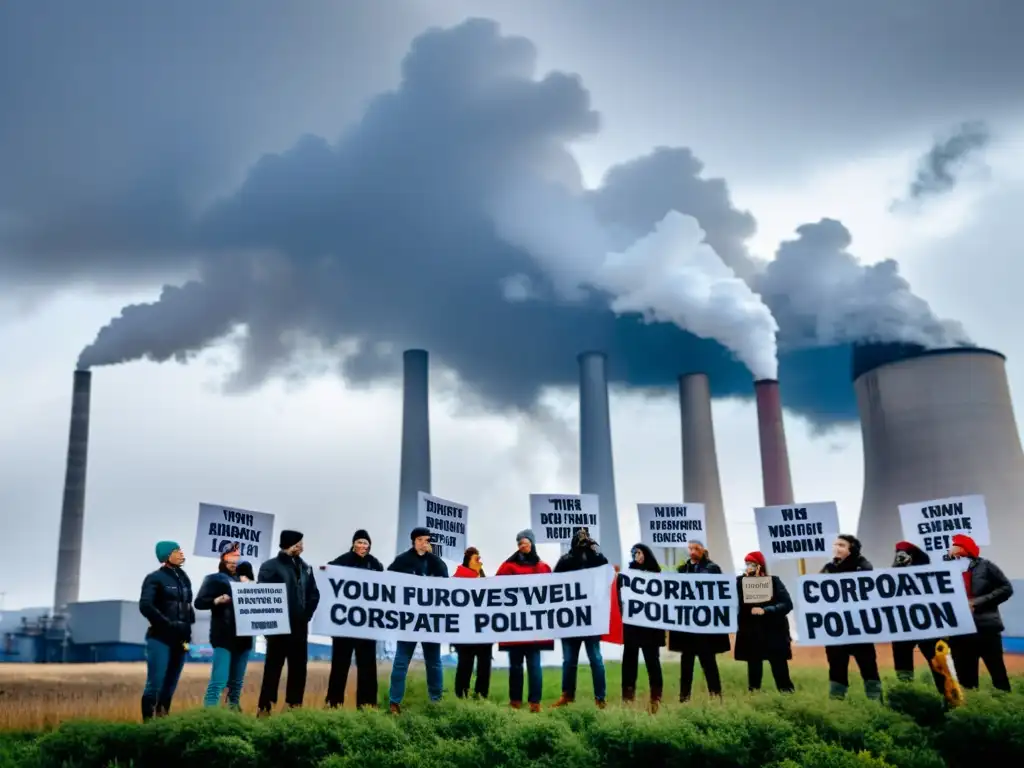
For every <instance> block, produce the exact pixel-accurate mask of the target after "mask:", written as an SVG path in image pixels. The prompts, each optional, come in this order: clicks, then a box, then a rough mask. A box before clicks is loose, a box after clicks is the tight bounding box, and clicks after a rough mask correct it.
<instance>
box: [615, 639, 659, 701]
mask: <svg viewBox="0 0 1024 768" xmlns="http://www.w3.org/2000/svg"><path fill="white" fill-rule="evenodd" d="M641 651H642V652H643V654H644V666H645V667H647V680H648V681H649V682H650V684H651V695H652V696H661V693H662V690H663V689H664V687H665V682H664V679H663V678H662V675H661V648H659V647H658V646H657V645H637V644H636V643H625V644H623V646H622V697H623V698H627V697H629V696H631V695H633V694H635V693H636V677H637V674H638V672H639V661H640V653H641Z"/></svg>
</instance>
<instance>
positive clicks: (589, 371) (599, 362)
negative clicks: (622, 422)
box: [578, 352, 622, 565]
mask: <svg viewBox="0 0 1024 768" xmlns="http://www.w3.org/2000/svg"><path fill="white" fill-rule="evenodd" d="M578 360H579V364H580V493H596V494H597V496H598V499H599V504H600V507H599V510H598V512H599V519H600V522H601V541H600V542H599V543H600V544H601V550H602V551H603V552H604V554H605V556H606V557H607V558H608V560H609V561H610V562H611V563H612V564H613V565H621V564H622V543H621V540H620V536H619V508H618V505H617V503H616V501H615V468H614V466H613V462H612V426H611V416H610V414H609V410H608V373H607V370H606V368H607V363H608V358H607V357H606V356H605V355H604V353H602V352H584V353H583V354H582V355H580V356H579V358H578Z"/></svg>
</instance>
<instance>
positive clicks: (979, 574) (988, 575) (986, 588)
mask: <svg viewBox="0 0 1024 768" xmlns="http://www.w3.org/2000/svg"><path fill="white" fill-rule="evenodd" d="M964 577H965V578H964V581H965V582H967V584H968V585H969V591H968V593H967V597H968V599H969V600H970V602H971V607H972V608H973V609H974V626H975V627H977V629H978V631H979V632H1002V631H1003V629H1005V627H1004V626H1003V619H1002V617H1001V616H1000V615H999V606H1000V605H1002V604H1003V603H1005V602H1006V601H1007V600H1009V599H1010V598H1011V597H1012V596H1013V585H1011V584H1010V580H1009V579H1008V578H1006V574H1004V573H1003V572H1002V570H1001V569H1000V568H999V566H998V565H996V564H995V563H993V562H992V561H991V560H986V559H985V558H984V557H972V558H971V564H970V565H969V566H967V570H966V571H964Z"/></svg>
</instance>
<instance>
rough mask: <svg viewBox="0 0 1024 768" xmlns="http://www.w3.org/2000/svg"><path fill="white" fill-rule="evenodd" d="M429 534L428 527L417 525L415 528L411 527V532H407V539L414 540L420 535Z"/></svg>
mask: <svg viewBox="0 0 1024 768" xmlns="http://www.w3.org/2000/svg"><path fill="white" fill-rule="evenodd" d="M429 535H430V529H429V528H419V527H417V528H413V529H412V533H410V534H409V539H410V540H411V541H416V539H418V538H419V537H420V536H429Z"/></svg>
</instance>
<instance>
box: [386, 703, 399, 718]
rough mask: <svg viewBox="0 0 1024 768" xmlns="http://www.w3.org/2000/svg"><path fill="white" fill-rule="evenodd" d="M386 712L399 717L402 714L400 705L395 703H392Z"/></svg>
mask: <svg viewBox="0 0 1024 768" xmlns="http://www.w3.org/2000/svg"><path fill="white" fill-rule="evenodd" d="M388 712H390V713H391V714H392V715H400V714H402V705H401V704H395V702H393V701H392V702H391V706H390V707H388Z"/></svg>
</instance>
